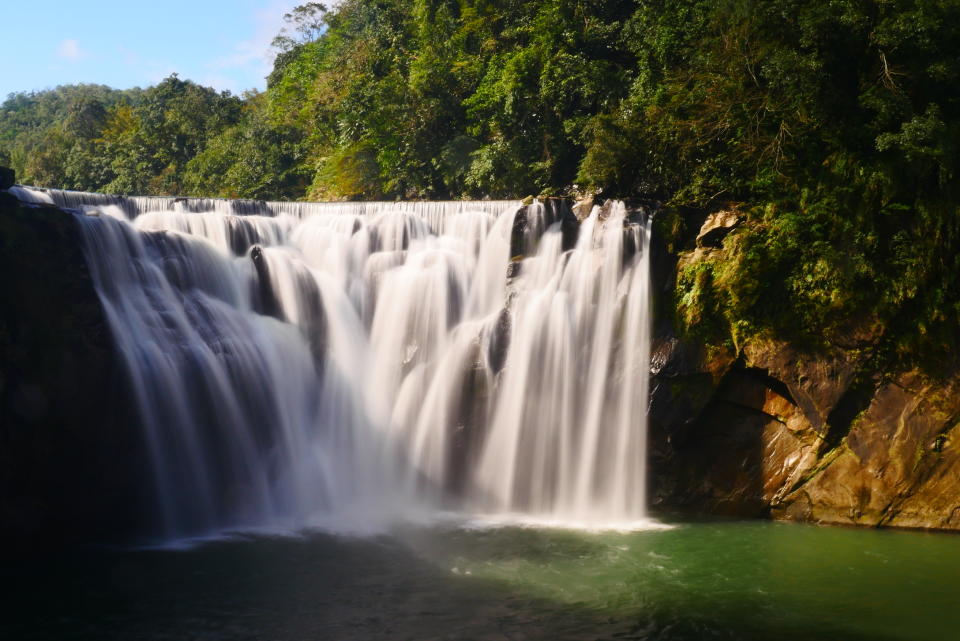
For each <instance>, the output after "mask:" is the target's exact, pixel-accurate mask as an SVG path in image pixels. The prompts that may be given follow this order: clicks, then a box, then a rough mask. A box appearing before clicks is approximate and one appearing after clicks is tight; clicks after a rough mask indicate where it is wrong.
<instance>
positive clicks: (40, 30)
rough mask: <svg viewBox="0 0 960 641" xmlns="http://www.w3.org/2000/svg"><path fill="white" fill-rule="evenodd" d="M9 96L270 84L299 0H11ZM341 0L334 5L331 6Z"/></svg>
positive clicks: (0, 53) (0, 44)
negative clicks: (168, 82)
mask: <svg viewBox="0 0 960 641" xmlns="http://www.w3.org/2000/svg"><path fill="white" fill-rule="evenodd" d="M0 4H2V5H3V7H2V10H0V12H2V14H3V25H4V26H3V36H2V37H0V70H2V71H0V101H2V100H3V99H5V98H6V97H7V95H8V94H10V93H13V92H18V91H33V90H41V89H48V88H52V87H55V86H57V85H61V84H74V83H81V82H83V83H97V84H105V85H109V86H111V87H115V88H117V89H127V88H130V87H147V86H149V85H152V84H156V83H157V82H159V81H160V80H163V79H164V78H165V77H167V76H169V75H170V74H171V73H174V72H176V73H178V74H179V75H180V77H181V78H184V79H190V80H193V81H195V82H198V83H200V84H203V85H208V86H212V87H215V88H217V89H220V90H224V89H226V90H230V91H232V92H234V93H240V92H242V91H244V90H246V89H263V88H264V87H265V84H266V82H265V80H264V78H265V77H266V75H267V74H268V73H270V69H271V67H272V61H273V57H272V55H271V52H270V42H271V41H272V40H273V38H274V36H276V35H277V33H279V31H280V29H281V28H283V26H284V23H283V14H284V13H287V12H289V11H290V9H292V8H293V7H295V6H296V5H298V4H302V1H301V2H297V1H296V0H192V1H187V0H160V1H157V0H147V1H144V0H136V1H134V2H131V1H130V0H60V1H55V2H51V1H47V0H34V1H33V2H23V1H17V2H13V1H8V0H4V1H3V2H2V3H0ZM329 4H332V3H328V5H329Z"/></svg>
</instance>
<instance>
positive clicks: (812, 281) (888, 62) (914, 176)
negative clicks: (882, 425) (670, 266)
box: [0, 0, 960, 365]
mask: <svg viewBox="0 0 960 641" xmlns="http://www.w3.org/2000/svg"><path fill="white" fill-rule="evenodd" d="M287 21H288V25H289V26H288V28H287V29H286V30H285V31H284V32H283V33H281V34H280V35H279V36H278V37H277V39H276V41H275V47H276V50H277V57H276V62H275V65H274V68H273V72H272V73H271V74H270V76H269V78H268V82H267V89H266V90H265V91H264V92H249V93H246V94H244V95H243V96H239V97H238V96H232V95H230V94H228V93H219V92H216V91H214V90H213V89H209V88H205V87H201V86H198V85H196V84H194V83H192V82H190V81H187V80H182V79H180V78H178V77H176V76H171V77H170V78H167V79H166V80H164V81H163V82H161V83H160V84H158V85H156V86H154V87H150V88H147V89H142V90H141V89H133V90H128V91H116V90H112V89H109V88H106V87H101V86H71V87H58V88H56V89H53V90H51V91H44V92H36V93H26V94H14V95H11V96H10V97H8V98H7V100H6V101H5V102H4V103H3V104H2V106H0V164H4V163H9V164H11V165H12V166H13V167H14V168H15V169H16V171H17V174H18V176H19V177H20V179H21V181H22V182H24V183H30V184H36V185H43V186H55V187H65V188H70V189H83V190H94V191H106V192H119V193H138V194H177V195H204V196H225V197H249V198H263V199H309V200H326V199H395V198H432V199H441V198H461V197H470V198H484V197H492V198H497V197H521V196H525V195H527V194H534V195H536V194H556V195H567V194H574V193H582V192H593V193H599V194H600V195H601V196H618V197H626V196H642V197H645V198H652V199H656V200H659V201H661V202H663V203H665V205H666V206H667V207H668V209H669V210H671V211H674V212H683V211H688V210H697V211H703V210H711V209H719V208H736V209H737V210H738V211H740V212H741V214H742V216H743V218H744V220H745V224H744V225H742V226H741V227H740V229H739V230H738V231H737V232H735V233H733V234H731V235H730V236H729V237H728V238H727V239H726V241H725V248H726V250H725V252H724V258H723V259H722V260H719V259H715V260H711V259H708V260H703V261H698V262H696V263H695V264H692V265H691V266H690V267H689V268H688V269H685V270H683V271H682V272H681V274H680V277H679V292H678V308H679V313H680V319H681V320H682V321H683V322H684V323H685V324H686V326H687V327H689V328H696V329H697V331H700V332H702V333H704V334H705V335H709V336H711V337H712V338H713V339H715V340H727V341H732V342H733V343H736V342H738V341H740V340H741V339H742V338H744V337H747V336H752V335H755V334H758V333H760V334H762V333H773V334H778V333H790V334H792V335H796V336H802V337H805V339H807V340H809V341H810V342H811V343H818V342H822V341H825V340H826V341H832V342H846V343H847V344H849V345H852V346H854V347H855V346H856V345H857V344H858V343H859V342H861V341H866V342H876V337H877V336H885V337H887V339H885V340H884V342H883V344H884V345H885V346H886V347H885V349H886V350H887V351H888V356H889V358H891V359H894V360H904V364H905V365H910V362H912V361H913V360H916V359H920V360H922V361H923V362H925V363H939V364H943V365H949V364H950V363H952V362H953V361H954V360H955V359H956V358H957V357H956V354H957V352H958V350H957V336H958V328H960V216H958V214H960V212H958V206H960V191H958V190H960V185H958V181H957V171H958V160H960V150H958V146H960V2H958V1H957V0H829V1H827V0H669V1H668V0H644V1H632V2H631V1H623V0H500V1H492V0H345V1H344V2H342V3H340V4H339V5H338V6H337V7H336V8H335V9H332V10H327V8H326V7H324V6H323V5H322V4H319V3H307V4H304V5H302V6H301V7H298V8H297V9H296V10H294V11H293V12H292V13H291V14H290V15H288V16H287ZM662 220H663V221H666V223H669V224H665V225H664V228H665V229H666V230H667V232H668V235H669V234H675V235H676V236H677V238H680V237H681V236H682V235H683V232H684V230H683V226H684V217H683V216H682V215H676V216H673V217H670V216H665V217H664V218H663V219H662ZM671 221H672V222H671ZM687 232H689V230H687ZM727 250H729V251H727ZM907 361H910V362H907Z"/></svg>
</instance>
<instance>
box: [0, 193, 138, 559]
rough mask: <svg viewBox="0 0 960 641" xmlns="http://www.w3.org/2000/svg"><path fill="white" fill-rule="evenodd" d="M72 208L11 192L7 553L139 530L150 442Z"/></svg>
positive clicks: (3, 475)
mask: <svg viewBox="0 0 960 641" xmlns="http://www.w3.org/2000/svg"><path fill="white" fill-rule="evenodd" d="M81 247H82V244H81V242H80V238H79V226H78V224H77V221H76V220H75V219H74V217H73V215H71V214H70V213H68V212H64V211H62V210H60V209H57V208H55V207H49V206H25V205H21V204H20V203H19V202H18V201H17V199H16V198H15V197H13V196H12V195H11V194H9V193H7V192H4V191H0V274H2V276H0V544H2V547H3V550H4V552H0V555H14V556H15V555H18V554H22V553H24V552H26V551H28V550H30V549H37V548H40V547H42V546H44V545H49V544H58V543H64V542H75V541H85V540H102V539H103V538H105V537H106V538H110V537H112V536H114V535H117V534H118V533H123V532H130V531H133V530H135V529H136V528H137V527H139V523H140V519H141V517H142V514H141V513H140V512H139V508H138V505H140V503H141V497H140V494H139V490H138V489H137V488H138V487H140V486H142V485H143V484H142V482H141V480H142V478H141V473H142V472H141V470H142V469H143V466H142V460H143V459H142V452H143V450H142V443H141V442H140V437H139V433H140V432H139V430H138V429H136V420H135V418H134V415H135V414H134V410H133V408H132V407H131V405H130V403H129V402H127V400H126V399H128V398H129V397H130V395H129V393H128V390H127V388H126V383H125V377H124V376H123V374H122V371H121V367H120V364H119V360H118V359H117V358H116V354H115V350H114V347H113V345H112V339H111V337H110V332H109V329H108V327H107V323H106V318H105V316H104V312H103V309H102V307H101V305H100V302H99V299H98V297H97V295H96V292H95V291H94V289H93V285H92V282H91V279H90V275H89V273H88V271H87V267H86V263H85V261H84V258H83V254H82V250H81Z"/></svg>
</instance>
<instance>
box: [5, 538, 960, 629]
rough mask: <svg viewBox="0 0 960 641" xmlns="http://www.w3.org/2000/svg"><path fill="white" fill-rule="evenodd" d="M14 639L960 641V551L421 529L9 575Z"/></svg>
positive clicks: (924, 543)
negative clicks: (796, 640) (765, 640)
mask: <svg viewBox="0 0 960 641" xmlns="http://www.w3.org/2000/svg"><path fill="white" fill-rule="evenodd" d="M3 573H4V575H5V576H3V581H4V584H5V585H6V586H7V587H8V588H13V589H12V590H10V591H9V594H8V596H7V597H6V599H5V606H6V607H5V608H4V610H5V612H6V614H4V615H3V621H2V623H0V638H4V639H125V640H126V639H131V640H132V639H150V640H153V639H202V640H210V639H283V640H286V639H289V640H297V641H299V640H313V639H317V640H320V639H351V640H353V639H356V640H361V639H514V640H519V639H657V640H681V639H682V640H687V639H690V640H693V639H858V640H859V639H864V640H865V639H871V640H878V639H879V640H886V639H890V640H892V639H904V640H911V641H916V640H925V639H930V640H943V639H955V638H958V637H957V635H958V631H960V608H958V607H957V605H958V590H957V579H958V578H960V537H955V536H949V535H933V534H923V533H912V532H886V531H881V532H877V531H868V530H847V529H837V528H818V527H811V526H800V525H792V524H776V523H764V522H751V523H740V522H721V523H717V522H710V523H676V524H674V527H672V528H671V529H656V530H646V531H638V532H606V533H588V532H582V531H571V530H562V529H543V528H540V529H536V528H523V527H497V528H489V527H487V528H484V527H479V528H478V527H462V526H443V527H437V526H433V527H409V528H405V529H401V530H398V531H397V532H396V533H395V534H392V535H390V536H383V537H378V538H360V539H358V538H349V537H340V536H332V535H328V534H320V533H317V534H313V535H309V536H304V537H297V538H264V537H237V538H236V539H234V540H226V541H219V542H212V543H207V544H203V545H198V546H194V547H190V548H186V549H159V550H149V549H147V550H144V549H141V550H129V549H88V550H84V551H82V552H78V553H72V554H71V555H69V556H65V557H63V556H61V557H50V558H47V559H45V560H43V561H42V562H36V561H33V562H30V563H27V562H21V563H18V564H12V565H11V564H9V563H8V564H6V565H5V566H4V570H3Z"/></svg>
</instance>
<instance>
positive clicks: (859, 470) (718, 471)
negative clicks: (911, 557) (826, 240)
mask: <svg viewBox="0 0 960 641" xmlns="http://www.w3.org/2000/svg"><path fill="white" fill-rule="evenodd" d="M697 224H698V225H699V222H698V223H697ZM739 224H741V223H740V221H739V220H738V218H737V216H736V214H735V213H734V212H718V213H716V214H713V215H711V216H710V217H708V218H707V219H706V221H705V222H703V224H702V226H700V232H699V234H698V235H697V238H696V240H695V241H694V239H693V238H690V239H689V240H688V241H687V242H686V243H685V247H686V248H687V250H688V251H687V252H686V253H684V254H680V255H678V254H672V253H669V252H667V251H666V250H665V249H664V248H663V243H662V242H661V243H659V244H658V239H657V237H656V235H655V236H654V239H653V241H654V248H655V249H658V248H659V253H655V254H654V257H655V258H656V259H657V260H655V261H654V266H655V269H654V279H655V281H654V295H655V297H656V300H657V305H658V307H659V308H660V309H661V311H660V312H659V314H658V317H657V322H656V325H655V340H654V345H653V350H652V363H651V373H652V380H651V407H650V436H649V438H650V447H649V451H650V467H651V502H652V503H653V504H654V506H657V507H660V508H663V509H667V510H683V511H695V512H707V513H715V514H725V515H738V516H769V517H773V518H776V519H784V520H799V521H812V522H818V523H828V524H846V525H865V526H893V527H911V528H930V529H949V530H960V429H958V427H957V426H958V425H960V373H958V374H955V375H954V376H953V377H952V378H947V379H946V380H942V379H941V380H931V379H929V378H926V377H924V376H923V375H921V374H920V373H917V372H910V373H905V374H901V375H899V376H896V377H893V380H888V378H889V377H888V373H887V372H877V371H872V370H871V369H870V364H869V360H868V355H869V353H870V351H871V349H872V348H873V346H874V345H876V344H877V341H878V340H879V338H880V337H881V335H882V332H881V331H880V330H878V329H877V328H875V327H859V326H855V327H852V328H851V331H850V332H849V336H846V337H843V338H842V339H841V340H837V341H835V342H834V343H833V346H832V347H829V348H825V349H821V350H820V351H818V352H816V353H812V352H808V351H804V350H802V349H799V348H797V347H796V346H794V345H791V344H788V343H785V342H782V341H775V340H771V339H767V340H757V339H754V340H751V341H749V342H747V343H746V344H743V345H739V346H738V349H736V350H734V348H733V347H730V346H727V347H722V346H713V347H710V346H706V345H703V344H701V343H698V342H696V341H695V340H692V339H682V338H680V337H679V336H678V335H677V333H676V331H675V330H674V328H673V318H672V313H671V312H672V309H673V308H672V305H673V304H674V302H675V297H674V293H673V286H674V284H675V282H676V273H677V265H679V264H682V262H683V261H692V260H697V259H698V257H700V256H702V255H705V254H708V253H709V254H711V255H716V254H715V252H722V251H729V250H728V249H721V247H722V240H723V238H724V237H725V236H726V234H728V233H729V232H730V231H731V230H732V229H734V228H736V226H737V225H739Z"/></svg>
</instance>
